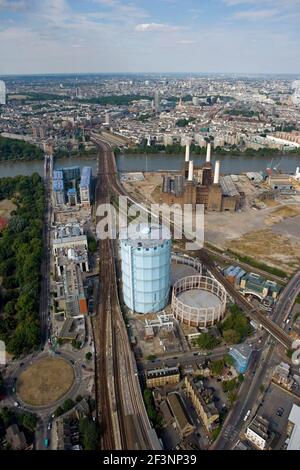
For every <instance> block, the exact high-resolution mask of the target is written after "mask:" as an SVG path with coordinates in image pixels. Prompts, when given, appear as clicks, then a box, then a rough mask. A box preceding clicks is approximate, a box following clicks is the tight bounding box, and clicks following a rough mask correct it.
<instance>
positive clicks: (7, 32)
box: [0, 0, 300, 75]
mask: <svg viewBox="0 0 300 470" xmlns="http://www.w3.org/2000/svg"><path fill="white" fill-rule="evenodd" d="M284 7H285V8H284V12H282V7H281V2H280V1H279V0H265V1H264V2H259V1H258V0H213V1H207V0H204V1H202V2H200V5H199V2H197V1H195V0H187V1H186V2H184V5H182V3H180V2H179V1H177V0H155V1H153V2H149V1H146V0H142V1H138V2H137V1H135V2H127V1H124V0H85V1H80V2H79V1H77V0H75V1H72V2H71V1H67V0H42V1H40V2H38V1H37V0H13V1H8V0H0V12H1V18H2V19H1V20H0V26H1V29H0V40H1V42H0V43H1V44H3V46H2V48H1V49H2V50H1V49H0V50H1V57H2V61H1V67H0V75H6V74H30V73H33V74H43V73H85V72H86V73H99V72H104V73H121V72H123V73H138V72H145V73H150V72H157V73H167V72H169V73H174V72H179V71H182V72H186V73H208V72H211V73H222V72H223V73H253V74H260V73H270V74H277V73H278V74H280V73H290V74H298V73H300V66H299V65H297V62H296V58H297V54H298V48H299V45H300V33H299V31H298V30H297V23H298V20H299V16H300V2H299V0H286V1H285V6H284Z"/></svg>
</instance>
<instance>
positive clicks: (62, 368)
mask: <svg viewBox="0 0 300 470" xmlns="http://www.w3.org/2000/svg"><path fill="white" fill-rule="evenodd" d="M73 382H74V372H73V368H72V367H71V365H70V364H68V363H67V362H66V361H64V360H62V359H57V358H45V359H41V360H40V361H37V362H36V363H35V364H33V365H32V366H30V367H29V368H28V369H26V370H25V371H24V372H22V374H21V375H20V377H19V379H18V382H17V391H18V394H19V395H20V397H21V399H22V400H23V401H24V402H25V403H28V404H29V405H33V406H43V405H49V404H51V403H55V402H56V401H57V400H58V399H59V398H61V397H62V396H63V395H64V394H65V393H67V392H68V390H70V388H71V386H72V384H73Z"/></svg>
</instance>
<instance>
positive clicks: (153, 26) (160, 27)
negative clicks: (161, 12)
mask: <svg viewBox="0 0 300 470" xmlns="http://www.w3.org/2000/svg"><path fill="white" fill-rule="evenodd" d="M134 29H135V30H136V31H139V32H142V33H145V32H151V31H162V32H169V31H179V30H180V29H182V27H181V26H173V25H170V24H165V23H141V24H137V25H136V26H135V28H134Z"/></svg>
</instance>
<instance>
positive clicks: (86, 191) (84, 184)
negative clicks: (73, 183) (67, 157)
mask: <svg viewBox="0 0 300 470" xmlns="http://www.w3.org/2000/svg"><path fill="white" fill-rule="evenodd" d="M91 183H92V168H91V167H89V166H85V167H83V168H82V171H81V181H80V201H81V204H82V205H83V206H90V205H91Z"/></svg>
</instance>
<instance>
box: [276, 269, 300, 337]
mask: <svg viewBox="0 0 300 470" xmlns="http://www.w3.org/2000/svg"><path fill="white" fill-rule="evenodd" d="M299 294H300V271H299V272H297V273H296V274H295V275H294V276H293V278H292V279H291V280H290V282H289V283H288V284H287V285H286V287H285V288H284V290H283V291H282V293H281V295H280V297H279V299H278V301H277V304H276V307H275V311H274V317H273V318H274V320H275V321H276V320H277V322H278V323H279V321H280V324H281V325H282V327H283V328H285V327H286V324H284V322H285V321H286V320H287V318H288V317H289V316H290V315H291V312H292V309H293V306H294V304H295V301H296V299H297V297H298V295H299Z"/></svg>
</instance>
